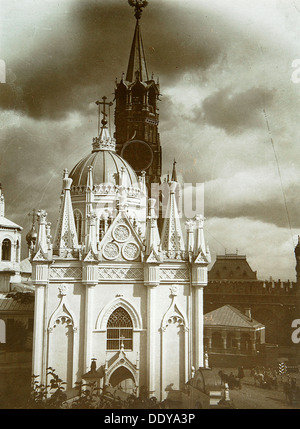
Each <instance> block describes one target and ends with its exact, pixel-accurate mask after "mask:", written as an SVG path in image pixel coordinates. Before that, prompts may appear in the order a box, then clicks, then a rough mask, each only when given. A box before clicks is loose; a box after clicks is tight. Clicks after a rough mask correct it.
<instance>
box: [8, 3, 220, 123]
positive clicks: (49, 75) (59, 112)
mask: <svg viewBox="0 0 300 429" xmlns="http://www.w3.org/2000/svg"><path fill="white" fill-rule="evenodd" d="M156 3H157V4H156ZM158 4H159V7H158ZM68 24H70V25H68ZM134 24H135V21H134V17H133V10H131V9H130V8H129V6H128V4H127V2H125V1H124V2H123V3H122V4H120V2H114V1H110V2H101V3H100V2H96V1H89V2H80V3H77V4H76V5H75V6H73V10H72V11H71V13H70V14H69V17H68V21H67V25H66V26H65V28H64V25H63V22H61V21H60V20H57V21H53V22H50V23H49V25H51V29H52V31H51V32H49V39H48V40H47V41H46V42H45V40H43V41H41V42H40V43H39V42H36V44H35V47H34V49H33V50H32V51H31V52H30V58H28V57H26V58H20V59H19V60H18V62H17V63H15V64H11V65H9V69H10V71H9V75H8V80H7V84H6V85H1V88H0V89H1V91H0V107H2V109H14V110H18V111H23V112H25V113H26V114H27V115H28V116H31V117H33V118H37V119H40V118H43V117H44V118H51V119H58V118H60V117H62V116H63V115H64V114H66V113H67V112H70V111H74V110H77V111H81V112H84V111H85V110H86V109H87V106H88V103H90V102H93V101H95V98H96V97H101V96H102V95H104V94H105V95H107V96H111V97H113V96H112V93H113V90H114V80H115V78H116V77H118V78H120V77H121V73H122V72H123V71H126V68H127V62H128V57H129V50H130V45H131V41H132V35H133V30H134ZM211 25H212V17H210V18H209V17H208V16H204V15H203V18H202V19H201V22H199V13H198V14H197V15H196V14H193V9H192V8H185V7H180V8H179V7H168V5H167V4H160V3H158V2H154V1H153V2H151V4H150V5H149V7H148V8H147V10H146V11H145V12H144V16H143V19H142V31H143V40H144V47H145V52H146V57H147V62H148V69H149V73H150V74H151V73H152V71H153V72H154V73H156V72H157V73H159V75H160V76H161V77H162V78H164V76H165V78H164V81H165V82H167V83H169V84H171V82H174V80H176V77H178V76H179V75H180V74H181V73H183V72H184V71H186V70H190V69H191V68H197V69H206V68H208V67H209V66H210V65H211V64H213V63H214V62H215V61H217V59H218V56H219V54H220V52H221V50H222V47H221V45H222V44H223V40H222V39H221V38H218V37H217V36H216V35H215V34H214V33H213V32H211V31H210V30H211ZM174 28H176V31H174ZM21 42H22V41H21V40H20V43H21Z"/></svg>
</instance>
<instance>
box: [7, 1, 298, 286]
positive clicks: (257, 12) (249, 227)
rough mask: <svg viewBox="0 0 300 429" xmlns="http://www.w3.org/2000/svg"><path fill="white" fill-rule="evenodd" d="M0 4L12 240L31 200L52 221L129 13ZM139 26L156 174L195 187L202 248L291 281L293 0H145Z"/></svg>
mask: <svg viewBox="0 0 300 429" xmlns="http://www.w3.org/2000/svg"><path fill="white" fill-rule="evenodd" d="M0 5H1V12H0V13H1V23H0V24H1V27H0V29H1V41H0V59H3V60H4V61H5V62H6V67H7V83H6V84H1V85H0V109H1V110H0V129H1V132H0V182H1V183H2V186H3V190H4V194H5V197H6V216H7V217H9V218H10V219H11V220H13V221H15V222H17V223H18V224H20V225H21V226H23V227H24V234H23V241H24V242H25V235H26V233H27V231H28V230H29V228H30V220H29V217H28V216H27V214H28V213H29V212H30V211H31V210H32V209H33V208H36V209H40V208H44V209H46V211H47V212H48V214H49V219H50V220H51V222H52V223H53V231H54V229H55V228H54V226H55V223H56V218H57V214H58V206H59V197H60V191H61V179H62V172H63V169H64V168H68V169H69V170H70V169H72V167H73V166H74V165H75V163H76V162H78V161H79V160H80V159H81V158H82V157H83V156H84V155H86V154H87V153H89V152H90V150H91V142H92V137H94V136H95V134H96V130H97V114H96V108H95V107H96V106H95V101H96V100H97V99H98V98H100V97H102V96H103V95H106V96H107V97H108V98H109V99H112V98H113V91H114V82H115V79H116V78H118V79H120V78H121V76H122V72H125V71H126V68H127V63H128V58H129V51H130V45H131V41H132V36H133V31H134V25H135V19H134V16H133V10H132V8H130V7H129V5H128V2H127V0H109V1H107V0H97V1H96V0H94V1H92V0H85V1H79V0H61V1H57V0H56V1H54V0H43V1H40V0H0ZM141 24H142V33H143V41H144V47H145V52H146V58H147V65H148V71H149V72H150V74H151V73H152V72H153V73H154V76H155V77H158V76H159V79H160V85H161V93H162V97H161V102H160V106H159V107H160V127H159V130H160V135H161V143H162V147H163V168H164V173H167V172H168V170H170V169H171V166H172V161H173V157H174V156H175V158H176V160H177V167H178V171H179V176H180V178H181V179H182V180H183V181H184V182H188V183H193V184H196V183H198V182H199V183H200V182H204V183H205V217H206V219H207V220H206V238H207V240H208V242H209V245H210V248H211V252H212V255H213V257H215V255H216V254H222V253H224V252H225V249H226V251H227V252H228V253H230V252H232V253H234V252H235V251H236V249H238V251H239V253H240V254H246V255H247V256H248V260H249V262H250V264H251V266H252V268H253V269H254V270H257V272H258V277H259V278H262V279H264V278H269V276H273V278H275V279H277V278H280V279H282V280H286V279H291V280H294V279H295V260H294V253H293V252H294V246H295V245H296V242H297V235H298V234H300V144H299V143H300V142H299V140H300V116H299V112H300V97H299V96H300V83H294V82H293V81H292V80H291V77H292V74H293V73H294V75H295V77H297V76H300V73H299V75H297V70H296V68H295V67H292V64H293V62H294V60H296V59H299V58H300V42H299V41H300V0H252V1H251V2H249V0H209V1H207V0H180V1H179V0H150V1H149V6H148V7H147V8H146V9H145V11H144V13H143V17H142V22H141ZM298 67H299V66H298ZM294 80H295V79H294ZM264 111H265V114H264ZM112 113H113V112H112ZM266 120H268V122H269V130H268V126H267V122H266ZM112 126H113V124H112ZM24 256H26V255H24Z"/></svg>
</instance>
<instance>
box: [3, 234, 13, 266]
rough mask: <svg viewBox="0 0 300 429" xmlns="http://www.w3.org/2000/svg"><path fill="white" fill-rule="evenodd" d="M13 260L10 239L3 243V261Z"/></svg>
mask: <svg viewBox="0 0 300 429" xmlns="http://www.w3.org/2000/svg"><path fill="white" fill-rule="evenodd" d="M10 260H11V241H10V240H9V239H8V238H5V240H3V241H2V261H10Z"/></svg>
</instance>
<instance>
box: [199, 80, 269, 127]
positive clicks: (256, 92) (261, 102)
mask: <svg viewBox="0 0 300 429" xmlns="http://www.w3.org/2000/svg"><path fill="white" fill-rule="evenodd" d="M274 93H275V91H274V90H270V89H266V88H250V89H248V90H246V91H243V92H239V93H233V92H232V90H231V89H230V88H225V89H221V90H219V91H217V92H215V93H213V94H212V95H210V96H209V97H207V98H206V99H205V100H204V101H203V103H202V106H201V107H200V108H198V109H195V110H194V114H195V120H196V121H198V120H199V118H200V119H201V120H202V121H204V122H205V123H207V124H208V125H212V126H214V127H216V128H222V129H224V130H225V131H226V133H228V134H235V133H239V132H242V131H245V130H248V129H253V128H259V127H261V126H265V124H264V123H263V116H262V111H263V109H264V108H265V107H267V106H269V105H270V103H271V102H272V100H273V97H274Z"/></svg>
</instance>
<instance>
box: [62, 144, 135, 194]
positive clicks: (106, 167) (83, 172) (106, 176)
mask: <svg viewBox="0 0 300 429" xmlns="http://www.w3.org/2000/svg"><path fill="white" fill-rule="evenodd" d="M90 166H91V167H93V183H94V185H101V184H104V183H110V184H112V185H119V181H120V175H121V173H122V172H123V174H124V178H125V183H126V184H127V186H128V187H134V188H138V187H139V184H138V178H137V175H136V173H135V171H134V170H133V168H132V167H131V166H130V165H129V164H128V162H126V161H125V160H124V159H123V158H121V157H120V156H119V155H117V154H116V153H115V152H113V151H110V150H97V151H93V152H92V153H90V154H89V155H87V156H86V157H84V158H83V159H81V160H80V161H79V162H78V163H77V164H76V165H75V167H74V168H73V169H72V171H71V172H70V174H69V177H70V178H71V179H72V180H73V182H72V187H77V186H80V187H81V186H86V184H87V178H88V172H89V167H90Z"/></svg>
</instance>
